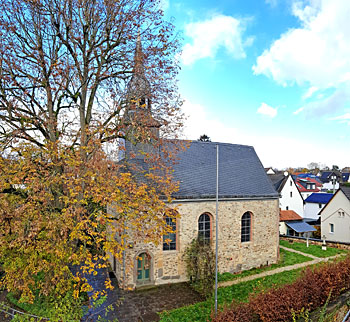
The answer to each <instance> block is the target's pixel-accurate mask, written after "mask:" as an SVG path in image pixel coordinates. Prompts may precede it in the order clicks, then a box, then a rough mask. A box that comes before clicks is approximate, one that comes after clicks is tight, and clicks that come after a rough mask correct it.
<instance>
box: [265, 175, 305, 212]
mask: <svg viewBox="0 0 350 322" xmlns="http://www.w3.org/2000/svg"><path fill="white" fill-rule="evenodd" d="M269 178H270V180H271V182H272V184H273V185H274V187H275V189H276V191H277V192H278V193H279V194H280V208H281V209H282V210H294V211H295V212H296V213H297V214H299V215H300V216H303V213H304V199H303V197H302V195H301V194H300V192H299V190H298V188H297V186H296V184H295V182H294V180H293V177H292V176H291V175H290V174H289V173H288V172H284V173H278V174H271V175H269Z"/></svg>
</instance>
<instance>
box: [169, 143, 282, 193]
mask: <svg viewBox="0 0 350 322" xmlns="http://www.w3.org/2000/svg"><path fill="white" fill-rule="evenodd" d="M216 145H218V146H219V198H278V197H279V195H278V193H277V192H276V190H275V189H274V187H273V185H272V183H271V181H270V180H269V178H268V177H267V174H266V173H265V170H264V168H263V166H262V164H261V162H260V160H259V158H258V156H257V154H256V152H255V150H254V148H253V147H251V146H246V145H238V144H228V143H215V142H201V141H191V142H190V145H189V148H187V149H185V151H183V152H180V153H179V155H178V157H179V161H178V162H177V163H176V164H175V165H174V179H175V180H176V181H179V182H180V187H179V191H178V192H177V193H176V194H175V195H174V197H175V198H177V199H202V198H215V195H216Z"/></svg>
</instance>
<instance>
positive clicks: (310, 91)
mask: <svg viewBox="0 0 350 322" xmlns="http://www.w3.org/2000/svg"><path fill="white" fill-rule="evenodd" d="M317 91H318V88H317V87H316V86H311V87H310V88H309V89H308V90H307V91H306V92H305V94H304V95H303V100H306V99H308V98H310V97H311V96H312V95H314V94H315V93H316V92H317Z"/></svg>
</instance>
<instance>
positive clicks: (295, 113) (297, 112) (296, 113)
mask: <svg viewBox="0 0 350 322" xmlns="http://www.w3.org/2000/svg"><path fill="white" fill-rule="evenodd" d="M303 110H304V108H303V107H300V108H298V109H297V110H296V111H294V112H293V114H294V115H298V114H300V113H301V112H302V111H303Z"/></svg>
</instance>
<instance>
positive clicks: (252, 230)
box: [110, 39, 279, 288]
mask: <svg viewBox="0 0 350 322" xmlns="http://www.w3.org/2000/svg"><path fill="white" fill-rule="evenodd" d="M141 54H142V50H141V42H140V40H139V39H138V41H137V46H136V54H135V68H134V75H133V77H132V79H131V81H130V84H129V89H128V95H129V97H132V96H133V93H134V92H135V91H136V90H137V92H138V93H142V94H143V96H142V97H141V98H140V99H139V100H138V102H141V103H142V106H140V105H134V110H133V111H131V113H130V116H128V117H130V118H131V119H132V118H134V119H135V118H137V117H144V113H147V115H148V120H149V122H148V126H150V127H151V128H152V133H153V135H159V127H160V123H158V122H157V121H155V120H154V119H153V118H152V117H151V102H150V100H149V98H148V96H147V94H148V93H149V92H150V84H149V82H148V80H147V79H146V77H145V73H144V69H143V66H142V64H141V63H140V61H141V62H142V59H140V57H141ZM186 145H187V148H186V149H184V150H183V151H181V152H179V154H178V156H177V157H178V161H177V162H176V163H175V164H174V166H173V170H174V172H173V176H174V180H175V181H178V182H179V190H178V191H177V192H176V193H175V194H174V195H173V198H174V200H173V202H172V204H170V205H169V206H170V207H176V208H177V210H178V212H179V213H180V217H179V218H178V219H177V220H174V221H173V220H168V219H167V218H165V220H166V221H167V223H168V224H169V225H171V226H172V227H173V230H174V233H172V234H168V235H166V236H164V237H163V240H164V242H160V243H159V244H158V245H154V244H145V243H143V242H142V241H138V242H136V243H134V244H133V247H130V248H128V249H127V250H126V251H125V252H124V253H123V259H122V261H116V260H115V259H113V258H111V259H110V262H111V266H112V269H113V271H114V273H115V275H116V277H117V279H118V281H119V284H120V285H123V286H124V287H128V288H137V287H139V286H144V285H159V284H166V283H177V282H183V281H186V280H187V276H186V269H185V262H184V260H183V254H184V250H185V249H186V248H187V246H188V245H189V244H190V242H191V241H192V240H193V239H194V238H196V237H201V238H204V239H205V240H207V241H208V242H209V243H211V244H212V246H213V248H215V241H216V238H217V236H216V234H215V230H216V227H215V224H216V217H215V216H216V215H215V214H216V199H215V197H216V150H217V147H218V149H219V207H218V216H219V226H218V231H219V235H218V244H219V248H218V260H219V261H218V267H219V272H220V273H223V272H231V273H233V272H239V271H241V270H246V269H250V268H253V267H259V266H261V265H269V264H273V263H276V262H277V260H278V256H279V252H278V247H279V194H278V192H276V190H275V189H274V187H273V185H272V183H271V181H270V180H269V178H268V176H267V175H266V173H265V170H264V167H263V165H262V164H261V162H260V160H259V158H258V156H257V154H256V152H255V150H254V148H253V147H251V146H246V145H238V144H228V143H215V142H202V141H186ZM125 148H126V152H125V154H126V155H128V153H130V152H131V151H133V152H136V155H137V152H138V151H137V150H138V149H143V147H142V145H140V144H137V145H134V144H133V143H132V142H129V141H127V142H126V144H125ZM138 155H139V156H140V158H141V155H142V154H138ZM166 241H167V242H166Z"/></svg>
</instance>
